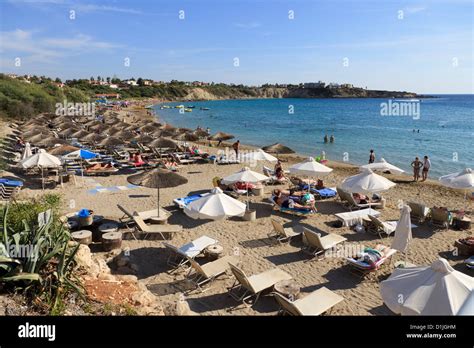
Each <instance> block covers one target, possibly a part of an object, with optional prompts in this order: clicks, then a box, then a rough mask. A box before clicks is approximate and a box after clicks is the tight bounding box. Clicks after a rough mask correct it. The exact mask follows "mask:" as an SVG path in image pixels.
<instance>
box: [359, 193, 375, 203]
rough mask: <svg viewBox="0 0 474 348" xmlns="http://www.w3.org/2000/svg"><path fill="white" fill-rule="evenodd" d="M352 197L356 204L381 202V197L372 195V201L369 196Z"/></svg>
mask: <svg viewBox="0 0 474 348" xmlns="http://www.w3.org/2000/svg"><path fill="white" fill-rule="evenodd" d="M352 197H354V200H355V201H356V203H357V204H368V203H377V202H379V201H380V200H381V197H379V196H376V195H374V197H372V199H370V197H369V196H366V195H363V194H361V193H353V194H352Z"/></svg>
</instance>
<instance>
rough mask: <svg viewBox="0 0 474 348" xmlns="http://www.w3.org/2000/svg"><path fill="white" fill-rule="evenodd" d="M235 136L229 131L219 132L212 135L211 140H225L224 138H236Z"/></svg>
mask: <svg viewBox="0 0 474 348" xmlns="http://www.w3.org/2000/svg"><path fill="white" fill-rule="evenodd" d="M234 138H235V137H234V136H233V135H232V134H229V133H224V132H218V133H216V134H214V135H212V136H210V137H209V140H216V141H219V142H221V141H224V140H230V139H234Z"/></svg>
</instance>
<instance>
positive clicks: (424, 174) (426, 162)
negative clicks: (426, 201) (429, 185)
mask: <svg viewBox="0 0 474 348" xmlns="http://www.w3.org/2000/svg"><path fill="white" fill-rule="evenodd" d="M430 168H431V161H430V159H429V158H428V156H425V157H424V158H423V171H422V172H421V181H425V180H426V179H428V172H429V171H430Z"/></svg>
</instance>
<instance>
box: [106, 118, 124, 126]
mask: <svg viewBox="0 0 474 348" xmlns="http://www.w3.org/2000/svg"><path fill="white" fill-rule="evenodd" d="M120 122H122V121H120V120H119V119H118V118H117V117H107V118H106V119H105V124H107V125H114V124H117V123H120Z"/></svg>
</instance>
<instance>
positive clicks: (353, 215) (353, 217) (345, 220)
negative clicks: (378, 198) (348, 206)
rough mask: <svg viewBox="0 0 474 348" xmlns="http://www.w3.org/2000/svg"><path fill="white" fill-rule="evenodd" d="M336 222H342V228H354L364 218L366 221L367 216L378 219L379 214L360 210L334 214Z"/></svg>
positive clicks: (371, 209) (368, 210)
mask: <svg viewBox="0 0 474 348" xmlns="http://www.w3.org/2000/svg"><path fill="white" fill-rule="evenodd" d="M334 215H335V216H336V217H337V218H338V220H340V221H342V225H343V226H349V227H351V226H354V225H356V224H358V223H361V222H362V220H363V219H364V218H366V219H368V218H369V215H372V216H375V217H379V216H380V212H379V211H377V210H375V209H373V208H370V209H369V208H367V209H361V210H356V211H349V212H347V213H339V214H334Z"/></svg>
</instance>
